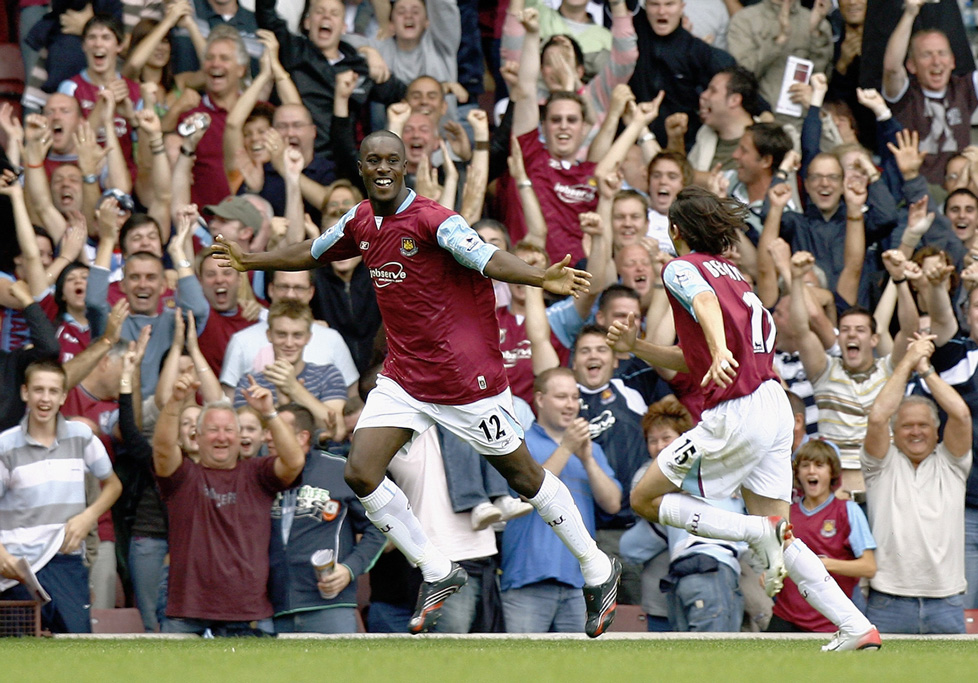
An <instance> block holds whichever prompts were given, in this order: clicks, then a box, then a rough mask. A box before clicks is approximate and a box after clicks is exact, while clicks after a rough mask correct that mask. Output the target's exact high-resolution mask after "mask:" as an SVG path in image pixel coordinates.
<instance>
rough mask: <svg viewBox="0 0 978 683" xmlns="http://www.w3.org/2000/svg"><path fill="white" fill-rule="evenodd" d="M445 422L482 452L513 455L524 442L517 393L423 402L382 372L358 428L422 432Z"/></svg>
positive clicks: (444, 424)
mask: <svg viewBox="0 0 978 683" xmlns="http://www.w3.org/2000/svg"><path fill="white" fill-rule="evenodd" d="M435 424H438V425H441V426H442V427H444V428H445V429H447V430H448V431H450V432H451V433H452V434H454V435H455V436H457V437H458V438H460V439H462V440H463V441H465V442H466V443H468V444H469V445H471V446H472V448H474V449H475V451H476V453H480V454H482V455H509V454H510V453H512V452H513V451H515V450H516V449H517V448H519V446H520V443H521V442H522V441H523V427H521V426H520V423H519V421H518V420H517V419H516V411H515V410H514V408H513V394H512V393H511V392H510V390H509V389H508V388H507V389H506V390H505V391H503V392H502V393H501V394H498V395H496V396H491V397H489V398H483V399H480V400H478V401H475V402H474V403H466V404H464V405H457V406H449V405H444V404H441V403H427V402H425V401H419V400H417V399H416V398H414V397H413V396H411V395H410V394H408V393H407V392H406V391H405V390H404V389H403V388H402V387H401V385H399V384H398V383H397V382H395V381H394V380H392V379H390V378H389V377H384V376H383V375H380V376H378V377H377V386H376V387H375V388H374V389H373V391H371V392H370V394H368V395H367V402H366V404H365V405H364V407H363V412H361V413H360V419H359V420H358V421H357V426H356V428H355V429H354V431H357V430H360V429H367V428H369V427H403V428H406V429H413V430H414V431H415V432H416V433H418V434H420V433H422V432H423V431H425V430H426V429H428V428H429V427H431V426H432V425H435Z"/></svg>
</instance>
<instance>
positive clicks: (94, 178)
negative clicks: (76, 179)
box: [82, 173, 98, 185]
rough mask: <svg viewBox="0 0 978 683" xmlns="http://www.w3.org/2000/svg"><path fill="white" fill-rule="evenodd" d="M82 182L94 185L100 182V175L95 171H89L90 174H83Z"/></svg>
mask: <svg viewBox="0 0 978 683" xmlns="http://www.w3.org/2000/svg"><path fill="white" fill-rule="evenodd" d="M82 182H83V183H85V184H86V185H94V184H95V183H97V182H98V176H97V175H95V174H94V173H89V174H88V175H85V176H82Z"/></svg>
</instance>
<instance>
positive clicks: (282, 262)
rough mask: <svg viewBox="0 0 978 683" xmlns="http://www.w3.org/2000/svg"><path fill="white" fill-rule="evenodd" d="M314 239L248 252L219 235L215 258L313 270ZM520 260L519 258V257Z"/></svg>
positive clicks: (241, 267) (244, 266)
mask: <svg viewBox="0 0 978 683" xmlns="http://www.w3.org/2000/svg"><path fill="white" fill-rule="evenodd" d="M312 242H313V240H306V241H305V242H299V243H298V244H290V245H288V246H286V247H282V248H280V249H276V250H275V251H271V252H268V251H262V252H255V253H250V254H246V253H244V252H243V251H241V247H239V246H238V245H237V244H235V243H234V242H229V241H228V240H226V239H224V237H223V236H221V235H218V237H217V239H216V240H215V241H214V246H215V247H216V248H217V251H216V252H215V254H214V258H215V259H216V260H217V262H218V263H220V264H221V265H222V266H223V267H230V268H234V269H235V270H238V271H242V272H243V271H246V270H311V269H313V268H317V267H318V266H319V265H320V264H319V261H317V260H316V259H314V258H313V256H312ZM517 260H518V259H517Z"/></svg>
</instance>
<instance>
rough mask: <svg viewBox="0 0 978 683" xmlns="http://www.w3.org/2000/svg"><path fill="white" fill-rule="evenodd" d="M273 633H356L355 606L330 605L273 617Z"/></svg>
mask: <svg viewBox="0 0 978 683" xmlns="http://www.w3.org/2000/svg"><path fill="white" fill-rule="evenodd" d="M273 622H274V624H275V633H356V632H357V615H356V608H355V607H331V608H328V609H315V610H308V611H305V612H296V613H295V614H286V615H284V616H281V617H275V619H274V620H273Z"/></svg>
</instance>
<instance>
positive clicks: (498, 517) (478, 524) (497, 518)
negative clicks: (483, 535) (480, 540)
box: [472, 502, 503, 531]
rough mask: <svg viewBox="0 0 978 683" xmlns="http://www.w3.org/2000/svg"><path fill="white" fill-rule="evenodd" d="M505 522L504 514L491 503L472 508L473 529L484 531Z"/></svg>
mask: <svg viewBox="0 0 978 683" xmlns="http://www.w3.org/2000/svg"><path fill="white" fill-rule="evenodd" d="M502 520H503V512H502V510H500V509H499V508H497V507H496V506H495V505H493V504H492V503H489V502H484V503H479V504H478V505H476V506H475V507H474V508H472V529H473V530H475V531H482V530H483V529H487V528H489V527H490V526H492V525H493V524H494V523H496V522H501V521H502Z"/></svg>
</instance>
